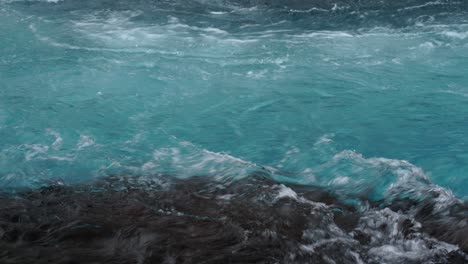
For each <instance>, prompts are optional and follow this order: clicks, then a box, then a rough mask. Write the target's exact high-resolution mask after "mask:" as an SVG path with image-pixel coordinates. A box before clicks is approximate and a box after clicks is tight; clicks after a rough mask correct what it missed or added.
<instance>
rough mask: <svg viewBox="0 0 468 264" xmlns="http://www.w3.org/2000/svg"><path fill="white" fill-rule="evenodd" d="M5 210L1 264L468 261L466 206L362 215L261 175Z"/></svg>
mask: <svg viewBox="0 0 468 264" xmlns="http://www.w3.org/2000/svg"><path fill="white" fill-rule="evenodd" d="M0 200H1V201H0V207H1V208H0V248H1V250H0V262H1V263H384V262H385V263H428V262H431V263H466V262H467V261H468V259H467V257H466V255H465V253H464V252H463V251H462V250H464V251H465V252H466V251H467V247H466V245H467V241H468V240H467V236H466V227H465V226H462V224H463V223H464V222H463V221H465V222H466V212H468V210H466V206H465V205H462V206H457V207H454V208H450V209H447V210H448V211H444V212H442V213H438V212H432V211H431V210H430V209H424V208H426V205H424V206H423V207H421V208H420V209H418V208H419V207H418V206H419V205H420V204H419V203H415V202H414V201H410V200H406V201H404V202H402V201H399V202H398V203H399V207H398V210H397V211H394V210H396V207H395V206H394V208H393V209H394V210H392V209H391V208H392V206H391V205H389V206H384V207H383V208H382V206H383V204H381V205H380V207H379V206H370V207H368V208H367V209H364V210H363V209H362V208H357V207H355V206H351V205H349V204H347V203H346V202H345V201H341V200H340V199H338V198H337V197H335V196H334V195H333V193H331V192H329V191H327V190H324V189H320V188H317V187H309V186H298V185H289V186H288V185H284V184H280V183H277V182H275V181H274V180H272V179H270V178H269V177H268V176H266V175H262V174H258V175H253V176H251V177H247V178H244V179H242V180H237V181H232V182H224V183H220V182H217V181H214V180H212V179H211V178H209V177H193V178H189V179H184V180H176V179H173V178H170V180H169V179H165V178H160V179H158V180H157V181H149V180H141V179H136V178H117V177H115V178H109V179H106V180H103V181H100V182H97V183H94V184H92V185H86V186H83V185H82V186H50V187H45V188H42V189H38V190H32V191H25V192H20V193H17V194H15V195H11V194H8V195H6V194H5V195H3V196H2V197H1V198H0ZM424 202H426V203H429V201H423V202H421V203H424ZM369 204H371V203H369ZM395 204H397V202H395ZM427 206H430V205H427ZM414 212H416V213H414ZM447 212H448V213H447ZM437 239H440V240H442V241H446V242H449V243H452V244H454V245H450V244H446V243H445V242H441V241H439V240H437ZM456 245H458V246H459V247H460V248H461V249H459V248H458V247H457V246H456Z"/></svg>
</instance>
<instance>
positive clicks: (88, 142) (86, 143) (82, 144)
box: [76, 135, 95, 150]
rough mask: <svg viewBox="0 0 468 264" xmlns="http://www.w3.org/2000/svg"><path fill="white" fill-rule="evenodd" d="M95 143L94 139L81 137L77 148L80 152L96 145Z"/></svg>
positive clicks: (85, 136)
mask: <svg viewBox="0 0 468 264" xmlns="http://www.w3.org/2000/svg"><path fill="white" fill-rule="evenodd" d="M94 143H95V142H94V139H93V138H92V137H90V136H87V135H80V140H79V141H78V143H77V144H76V147H77V148H78V150H81V149H83V148H87V147H90V146H92V145H94Z"/></svg>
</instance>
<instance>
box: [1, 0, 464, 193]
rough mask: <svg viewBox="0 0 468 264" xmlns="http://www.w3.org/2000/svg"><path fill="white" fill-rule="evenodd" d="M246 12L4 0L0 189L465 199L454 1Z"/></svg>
mask: <svg viewBox="0 0 468 264" xmlns="http://www.w3.org/2000/svg"><path fill="white" fill-rule="evenodd" d="M245 2H249V3H244V2H242V1H240V2H234V1H231V2H229V1H179V2H177V1H104V0H99V1H87V0H84V1H78V0H62V1H5V0H1V2H0V185H1V186H2V187H3V188H14V187H24V186H27V187H34V186H38V185H43V184H48V183H50V182H56V181H62V182H65V183H67V184H72V183H77V182H82V181H89V180H92V179H95V178H99V177H106V176H108V175H116V174H122V175H146V176H148V177H153V176H154V175H167V176H168V177H169V175H174V176H177V177H188V176H195V175H206V176H212V177H219V178H231V177H234V178H236V177H243V176H246V175H248V174H249V173H251V172H253V171H258V170H262V171H265V172H267V173H270V174H272V175H274V177H277V178H278V179H280V180H284V181H292V182H298V183H302V184H311V185H319V186H324V187H327V188H331V189H333V190H336V191H337V192H339V193H344V194H351V195H354V194H356V195H362V194H364V195H367V196H370V197H371V198H376V199H378V198H382V197H384V196H385V195H387V194H388V192H390V191H391V190H392V188H394V187H395V186H400V187H405V188H413V189H414V190H419V189H420V188H423V189H424V188H428V186H430V188H436V186H437V185H438V186H441V187H443V188H445V189H446V190H448V191H451V192H453V193H454V194H455V196H457V197H459V198H463V199H466V197H468V189H467V188H466V187H467V185H466V182H467V179H468V174H467V171H468V152H467V148H468V136H467V135H468V74H467V72H468V12H467V11H468V4H467V2H466V1H442V0H441V1H431V2H430V1H402V2H396V1H394V2H391V3H387V4H377V3H376V2H373V1H363V3H362V4H361V5H359V4H357V3H356V2H354V1H337V2H336V3H332V2H316V3H311V2H308V3H302V4H301V1H290V2H287V3H280V2H281V1H276V2H274V1H272V2H271V4H270V5H264V4H259V3H254V2H255V1H245ZM277 3H278V4H277ZM421 186H424V187H421ZM418 188H419V189H418Z"/></svg>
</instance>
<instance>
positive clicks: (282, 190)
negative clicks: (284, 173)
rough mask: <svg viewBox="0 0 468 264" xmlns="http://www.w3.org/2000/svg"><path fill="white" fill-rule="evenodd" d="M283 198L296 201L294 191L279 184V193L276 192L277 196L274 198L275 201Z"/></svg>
mask: <svg viewBox="0 0 468 264" xmlns="http://www.w3.org/2000/svg"><path fill="white" fill-rule="evenodd" d="M285 197H289V198H292V199H294V200H297V193H296V192H295V191H293V190H292V189H291V188H289V187H287V186H285V185H284V184H280V185H279V191H278V195H277V196H276V199H278V200H279V199H281V198H285Z"/></svg>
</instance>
